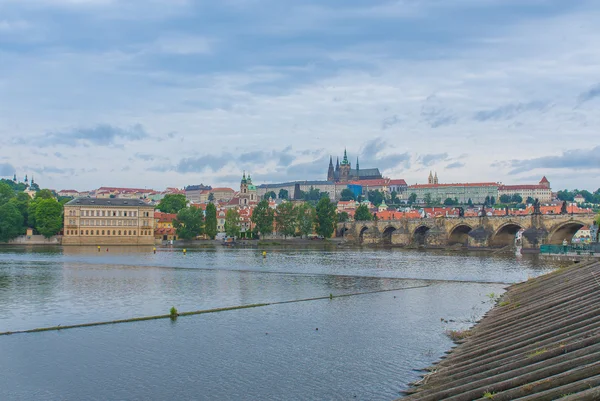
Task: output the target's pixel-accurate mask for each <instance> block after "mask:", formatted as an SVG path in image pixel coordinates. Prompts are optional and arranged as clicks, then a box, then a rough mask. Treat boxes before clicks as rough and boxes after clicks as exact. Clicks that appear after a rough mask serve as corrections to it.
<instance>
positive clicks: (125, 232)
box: [62, 198, 154, 245]
mask: <svg viewBox="0 0 600 401" xmlns="http://www.w3.org/2000/svg"><path fill="white" fill-rule="evenodd" d="M64 219H65V223H64V235H63V241H62V243H63V245H152V244H154V207H153V206H150V205H147V204H145V203H144V202H142V201H141V200H133V199H97V198H96V199H95V198H77V199H73V200H72V201H70V202H68V203H66V204H65V209H64Z"/></svg>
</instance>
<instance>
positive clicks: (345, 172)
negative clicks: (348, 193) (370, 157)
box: [327, 149, 383, 183]
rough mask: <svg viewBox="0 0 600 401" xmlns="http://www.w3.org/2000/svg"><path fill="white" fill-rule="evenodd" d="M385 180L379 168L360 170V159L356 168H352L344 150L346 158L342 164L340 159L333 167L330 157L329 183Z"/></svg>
mask: <svg viewBox="0 0 600 401" xmlns="http://www.w3.org/2000/svg"><path fill="white" fill-rule="evenodd" d="M381 178H383V177H382V176H381V173H380V172H379V169H378V168H366V169H362V170H361V169H360V167H359V164H358V157H357V158H356V168H354V169H353V168H352V165H351V164H350V162H349V161H348V154H347V153H346V150H345V149H344V158H343V159H342V162H341V163H340V159H339V158H338V159H337V161H336V163H335V168H334V167H333V158H332V157H331V156H330V157H329V170H328V171H327V181H332V182H341V183H344V182H349V181H360V180H377V179H381Z"/></svg>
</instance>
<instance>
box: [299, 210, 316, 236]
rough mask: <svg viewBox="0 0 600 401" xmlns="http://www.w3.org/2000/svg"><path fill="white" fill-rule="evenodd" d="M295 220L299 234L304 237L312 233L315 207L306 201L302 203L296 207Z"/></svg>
mask: <svg viewBox="0 0 600 401" xmlns="http://www.w3.org/2000/svg"><path fill="white" fill-rule="evenodd" d="M296 222H297V225H298V231H300V235H301V236H304V237H306V236H307V235H309V234H312V232H313V227H314V225H315V209H314V208H313V207H312V206H311V205H309V204H308V203H303V204H302V205H300V206H298V207H297V208H296Z"/></svg>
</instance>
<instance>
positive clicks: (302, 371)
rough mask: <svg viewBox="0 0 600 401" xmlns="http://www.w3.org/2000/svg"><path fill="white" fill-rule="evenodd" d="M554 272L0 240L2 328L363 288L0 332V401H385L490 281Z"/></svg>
mask: <svg viewBox="0 0 600 401" xmlns="http://www.w3.org/2000/svg"><path fill="white" fill-rule="evenodd" d="M550 268H551V266H549V265H547V264H545V263H543V262H540V261H538V260H537V259H535V258H516V257H514V256H503V257H500V256H481V255H479V256H478V255H472V254H471V255H456V254H443V253H426V252H417V251H399V250H344V251H337V250H329V251H328V250H306V249H304V250H279V251H276V250H273V251H269V253H268V256H267V258H263V257H262V255H261V254H260V252H258V251H257V250H253V249H221V248H216V249H208V250H202V249H197V250H194V249H188V253H187V255H183V253H182V252H181V250H180V249H160V250H159V252H158V253H157V254H153V253H152V249H151V248H121V249H119V248H116V247H111V248H110V249H109V251H108V252H107V251H106V249H102V251H101V252H97V250H96V249H94V248H64V249H60V248H29V249H26V248H16V247H0V331H15V330H23V329H31V328H37V327H44V326H55V325H59V324H60V325H63V326H64V325H68V324H76V323H85V322H93V321H102V320H112V319H122V318H128V317H137V316H145V315H156V314H166V313H168V310H169V308H170V307H171V306H175V307H177V309H178V310H179V311H180V312H181V311H192V310H199V309H207V308H216V307H225V306H236V305H246V304H253V303H263V302H276V301H293V300H301V299H305V298H312V297H320V296H328V295H329V294H330V293H331V294H334V295H341V294H355V293H364V292H371V293H369V294H362V295H356V296H350V297H344V298H335V299H333V300H329V299H325V300H316V301H307V302H297V303H286V304H280V305H271V306H265V307H259V308H253V309H243V310H236V311H227V312H219V313H213V314H205V315H196V316H189V317H180V318H179V319H177V321H176V322H171V321H169V320H155V321H147V322H139V323H127V324H119V325H111V326H99V327H91V328H81V329H72V330H63V331H55V332H45V333H34V334H15V335H11V336H2V337H0V356H1V359H0V399H1V400H82V399H86V400H87V399H92V400H114V399H118V400H138V399H139V400H170V399H177V400H180V399H181V400H186V399H189V400H196V399H199V400H229V399H235V400H240V399H243V400H284V399H285V400H296V399H298V400H346V399H357V400H391V399H394V398H397V397H398V396H399V392H400V391H401V390H402V389H405V388H406V384H407V383H408V382H410V381H413V380H415V379H417V378H418V373H416V372H414V371H413V369H418V368H422V367H425V366H428V365H430V364H431V363H432V362H434V361H435V360H437V359H438V358H439V357H440V356H441V355H443V353H444V351H446V350H447V349H449V348H450V347H451V346H452V343H451V342H450V340H449V339H448V338H447V337H446V336H445V334H444V331H445V330H447V329H456V328H464V327H468V326H469V325H471V324H472V322H474V321H475V320H477V319H479V318H480V317H481V316H482V315H483V313H485V312H486V311H487V310H488V309H489V308H490V307H491V302H490V298H489V296H488V294H490V293H495V294H499V293H501V292H502V289H503V287H505V285H503V284H499V282H505V283H509V282H517V281H521V280H524V279H527V278H528V277H531V276H536V275H539V274H542V273H544V272H547V271H549V270H550ZM411 287H420V288H411ZM380 290H394V291H389V292H374V291H380ZM442 318H443V319H445V320H451V321H453V322H450V323H445V322H443V321H442V320H441V319H442ZM317 328H318V330H316V329H317Z"/></svg>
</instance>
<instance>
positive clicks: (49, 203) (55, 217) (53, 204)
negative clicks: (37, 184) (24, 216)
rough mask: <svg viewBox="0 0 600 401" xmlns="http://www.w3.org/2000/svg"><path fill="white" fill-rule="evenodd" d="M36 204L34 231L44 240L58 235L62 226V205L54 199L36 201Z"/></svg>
mask: <svg viewBox="0 0 600 401" xmlns="http://www.w3.org/2000/svg"><path fill="white" fill-rule="evenodd" d="M42 191H44V190H42ZM42 191H40V192H42ZM40 192H38V193H40ZM36 203H37V204H36V207H35V229H36V230H37V231H38V232H39V233H40V234H42V235H43V236H44V237H46V238H50V237H52V236H53V235H56V234H58V232H59V231H60V230H61V228H62V226H63V207H62V205H61V204H60V203H59V202H58V201H57V200H56V199H54V198H51V199H38V200H37V201H36Z"/></svg>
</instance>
